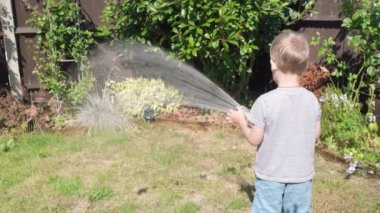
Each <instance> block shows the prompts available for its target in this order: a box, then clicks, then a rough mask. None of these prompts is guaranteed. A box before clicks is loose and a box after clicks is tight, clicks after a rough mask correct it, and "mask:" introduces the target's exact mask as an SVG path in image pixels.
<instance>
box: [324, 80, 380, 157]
mask: <svg viewBox="0 0 380 213" xmlns="http://www.w3.org/2000/svg"><path fill="white" fill-rule="evenodd" d="M320 101H321V102H322V103H321V108H322V135H321V143H322V144H323V145H324V146H326V147H328V148H332V149H335V150H338V151H340V152H341V153H342V154H348V153H350V152H351V153H352V154H353V157H354V158H355V159H357V160H362V161H366V162H370V163H379V162H380V156H379V155H377V157H376V155H373V154H374V153H376V152H379V150H380V138H379V137H378V136H377V130H378V127H377V124H376V122H375V118H374V116H373V114H368V115H366V116H365V115H363V114H362V113H361V111H360V110H361V104H360V103H358V102H355V101H353V100H352V99H351V98H349V97H348V96H347V95H346V94H344V93H342V92H341V90H340V89H338V88H335V87H333V86H329V87H327V88H326V90H325V92H324V95H323V96H322V97H321V98H320Z"/></svg>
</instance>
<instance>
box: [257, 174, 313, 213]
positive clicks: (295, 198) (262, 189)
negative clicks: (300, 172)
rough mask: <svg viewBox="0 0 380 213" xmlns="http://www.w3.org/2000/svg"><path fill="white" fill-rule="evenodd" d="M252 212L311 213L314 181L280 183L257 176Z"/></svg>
mask: <svg viewBox="0 0 380 213" xmlns="http://www.w3.org/2000/svg"><path fill="white" fill-rule="evenodd" d="M255 188H256V192H255V197H254V200H253V205H252V213H281V212H282V209H283V210H284V212H285V213H310V212H312V210H311V194H312V181H311V180H310V181H307V182H304V183H278V182H273V181H266V180H262V179H260V178H256V184H255Z"/></svg>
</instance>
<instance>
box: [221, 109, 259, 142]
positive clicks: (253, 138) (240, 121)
mask: <svg viewBox="0 0 380 213" xmlns="http://www.w3.org/2000/svg"><path fill="white" fill-rule="evenodd" d="M227 120H228V121H229V122H230V123H236V124H237V125H239V127H240V128H241V130H242V131H243V133H244V136H245V137H246V139H247V140H248V142H249V143H250V144H252V145H254V146H258V145H259V144H260V143H261V142H262V140H263V137H264V129H262V128H260V127H257V126H256V125H253V124H249V123H248V121H247V119H246V118H245V115H244V112H243V111H242V110H241V109H240V108H238V109H237V110H229V112H228V114H227Z"/></svg>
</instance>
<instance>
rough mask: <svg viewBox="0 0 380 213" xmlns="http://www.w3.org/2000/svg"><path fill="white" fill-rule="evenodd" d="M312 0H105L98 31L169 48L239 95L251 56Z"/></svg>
mask: <svg viewBox="0 0 380 213" xmlns="http://www.w3.org/2000/svg"><path fill="white" fill-rule="evenodd" d="M313 2H314V1H311V0H292V1H281V0H263V1H256V0H247V1H239V0H229V1H221V0H217V1H209V0H197V1H193V0H179V1H167V0H148V1H133V0H107V3H106V7H105V9H104V11H103V21H104V23H106V24H105V25H104V27H103V29H102V33H103V35H109V36H110V37H112V38H114V39H126V38H127V39H132V40H138V41H143V42H150V43H153V44H154V45H157V46H160V47H164V48H168V49H171V50H172V51H173V52H174V53H175V54H176V55H177V56H178V57H179V58H181V59H184V60H187V61H190V62H193V63H194V64H195V65H196V67H198V68H200V69H201V70H202V71H204V72H205V73H206V74H207V75H208V76H209V77H211V78H212V79H213V80H215V81H217V82H218V83H220V84H222V85H223V86H224V88H226V89H230V90H233V89H235V90H238V91H236V94H239V95H241V96H244V95H247V94H244V93H246V91H247V86H248V80H249V77H250V76H251V75H252V71H251V69H252V66H253V63H254V60H255V57H256V54H257V53H258V52H259V51H262V50H264V51H265V50H267V49H268V43H269V42H270V41H271V40H272V39H273V37H274V36H275V35H276V34H277V33H278V32H279V31H280V30H282V29H283V27H284V25H285V23H286V22H289V21H293V20H295V19H298V18H301V16H302V14H303V11H307V10H308V9H310V8H311V7H312V5H313ZM233 79H235V80H236V81H237V79H239V83H237V82H234V81H233ZM241 98H244V97H241Z"/></svg>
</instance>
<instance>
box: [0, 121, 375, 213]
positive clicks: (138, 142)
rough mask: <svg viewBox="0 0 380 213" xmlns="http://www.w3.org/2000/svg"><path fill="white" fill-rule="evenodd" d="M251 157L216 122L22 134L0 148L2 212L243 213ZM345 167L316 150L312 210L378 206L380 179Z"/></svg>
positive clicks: (239, 137)
mask: <svg viewBox="0 0 380 213" xmlns="http://www.w3.org/2000/svg"><path fill="white" fill-rule="evenodd" d="M8 140H9V137H7V136H2V137H0V143H4V142H6V141H8ZM254 155H255V151H254V147H252V146H250V145H249V144H248V143H246V142H245V141H244V139H243V137H242V135H241V134H240V133H239V131H233V130H230V129H224V128H222V127H216V128H208V129H199V128H189V127H184V126H182V125H180V124H168V123H153V124H151V125H149V126H144V127H143V128H142V129H141V131H140V132H139V133H137V134H135V135H133V136H131V135H126V134H120V133H108V134H105V133H103V134H93V135H92V136H86V135H83V134H79V133H78V132H74V131H72V132H63V133H55V134H25V135H20V136H17V137H16V138H15V147H14V148H12V149H11V150H10V151H8V152H0V192H1V196H0V203H1V207H0V212H144V213H146V212H173V213H177V212H178V213H182V212H183V213H191V212H207V213H212V212H249V209H250V205H251V204H250V203H251V201H250V189H251V186H252V183H253V179H254V177H253V174H252V171H251V167H252V163H253V159H254ZM345 169H346V167H345V166H344V165H341V164H339V163H334V162H329V161H326V160H325V159H324V158H323V157H321V156H320V155H317V157H316V176H315V178H314V194H313V196H314V198H313V209H314V212H355V213H356V212H379V211H380V210H379V209H380V180H379V179H376V178H364V177H356V176H354V177H352V178H351V179H348V180H346V179H344V170H345Z"/></svg>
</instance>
